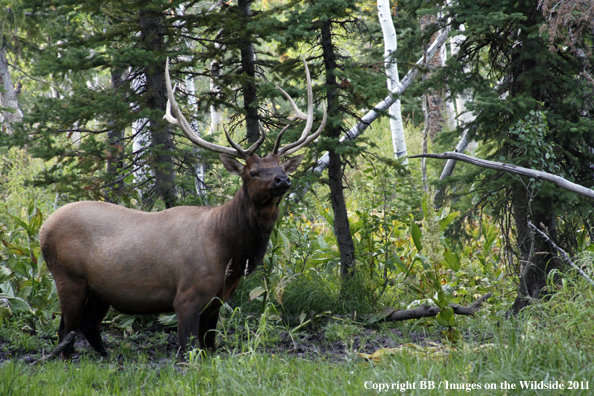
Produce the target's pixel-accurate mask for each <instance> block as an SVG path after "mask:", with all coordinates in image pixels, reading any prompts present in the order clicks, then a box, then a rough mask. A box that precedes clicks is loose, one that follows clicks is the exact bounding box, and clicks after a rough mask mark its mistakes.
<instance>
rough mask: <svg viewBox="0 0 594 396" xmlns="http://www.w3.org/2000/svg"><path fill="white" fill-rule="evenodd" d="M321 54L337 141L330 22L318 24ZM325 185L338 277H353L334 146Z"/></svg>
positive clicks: (350, 239)
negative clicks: (334, 236)
mask: <svg viewBox="0 0 594 396" xmlns="http://www.w3.org/2000/svg"><path fill="white" fill-rule="evenodd" d="M321 35H322V42H321V44H322V51H323V57H324V68H325V70H326V87H327V90H328V119H329V122H328V124H327V126H326V130H325V131H326V136H328V137H330V138H333V139H336V141H338V138H339V137H340V132H341V127H340V125H336V124H335V122H336V120H338V119H340V118H341V114H340V108H339V102H338V95H337V87H338V83H337V80H336V76H335V74H334V73H335V70H336V53H335V51H334V45H333V43H332V27H331V22H330V21H324V22H322V25H321ZM328 154H329V156H330V158H329V164H328V179H329V181H328V184H329V187H330V196H331V201H332V210H333V211H334V234H335V235H336V241H337V242H338V250H339V252H340V274H341V276H342V278H343V279H348V278H350V277H351V276H352V273H353V271H354V267H355V243H354V242H353V237H352V235H351V229H350V224H349V218H348V216H347V209H346V202H345V199H344V191H343V185H342V161H341V158H340V154H338V153H337V152H336V150H334V145H331V146H330V147H329V149H328Z"/></svg>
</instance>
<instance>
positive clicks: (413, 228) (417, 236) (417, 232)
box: [410, 220, 423, 252]
mask: <svg viewBox="0 0 594 396" xmlns="http://www.w3.org/2000/svg"><path fill="white" fill-rule="evenodd" d="M410 234H411V235H412V239H413V242H414V243H415V246H416V248H417V251H419V252H420V251H422V250H423V245H422V244H421V237H422V236H423V234H422V233H421V229H420V228H419V226H418V225H417V223H415V221H414V220H412V221H411V223H410Z"/></svg>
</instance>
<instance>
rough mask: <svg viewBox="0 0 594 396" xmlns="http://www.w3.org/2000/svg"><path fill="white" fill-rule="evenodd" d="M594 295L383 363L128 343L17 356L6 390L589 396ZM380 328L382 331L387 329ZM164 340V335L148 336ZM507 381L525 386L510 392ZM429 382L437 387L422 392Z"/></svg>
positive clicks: (345, 334) (343, 333) (568, 298)
mask: <svg viewBox="0 0 594 396" xmlns="http://www.w3.org/2000/svg"><path fill="white" fill-rule="evenodd" d="M568 293H569V294H568ZM593 294H594V293H593V292H592V291H591V290H588V289H587V288H585V287H584V285H582V284H580V285H576V284H572V287H571V288H567V289H566V290H565V291H563V290H562V291H560V292H559V293H557V294H556V295H555V296H554V297H553V298H552V299H550V300H549V301H547V302H545V303H542V304H540V305H539V306H537V307H535V308H534V310H532V311H531V312H528V313H527V314H526V315H525V316H524V317H521V318H518V319H509V320H507V319H500V320H497V319H496V315H489V316H488V317H476V318H467V319H464V320H462V321H461V328H460V329H461V330H462V331H463V332H464V333H465V334H466V335H467V337H466V341H464V342H462V343H461V344H460V345H458V346H457V347H456V348H443V349H440V350H438V351H437V353H432V348H431V347H426V348H425V347H423V346H422V345H419V347H418V348H406V349H404V350H402V351H401V352H399V353H396V354H394V355H391V356H386V357H384V358H383V359H381V360H380V361H379V362H377V363H372V362H369V361H367V360H365V359H363V358H361V357H359V356H357V354H356V353H355V352H349V353H348V354H347V355H346V357H343V358H337V357H336V356H332V355H323V354H319V355H318V356H317V357H311V358H300V357H297V356H294V355H292V354H273V353H270V352H262V351H261V350H260V349H254V348H250V347H246V348H244V350H245V351H247V352H243V353H241V352H229V351H225V350H222V351H221V352H219V353H217V354H215V355H214V356H209V357H206V358H203V359H201V358H197V359H190V360H189V362H185V363H181V362H179V361H178V360H176V359H175V358H174V357H173V356H167V355H166V354H164V353H161V355H157V357H156V358H155V357H154V356H152V357H149V356H148V354H147V353H146V352H145V351H141V352H140V353H130V352H129V351H126V350H125V342H122V343H120V344H117V345H116V346H115V347H114V350H113V351H112V352H111V355H110V357H109V358H106V359H101V358H100V357H98V355H96V354H93V353H91V352H88V353H87V352H84V351H83V352H82V353H81V356H80V358H79V360H78V361H74V362H63V361H60V360H54V361H51V362H48V363H45V364H41V365H37V366H31V365H28V364H26V363H24V362H22V361H19V360H15V359H13V360H10V361H5V362H4V363H3V364H2V365H1V367H0V395H19V396H21V395H41V394H43V395H59V394H65V395H120V394H121V395H365V394H369V395H375V394H378V392H377V391H376V390H374V389H366V386H367V387H373V386H376V387H377V386H379V384H386V383H387V384H390V385H389V386H394V387H397V386H398V384H405V383H406V381H408V382H409V385H411V384H414V385H415V389H409V390H407V391H406V392H400V391H399V390H398V389H390V390H389V391H388V392H381V394H406V395H442V394H474V395H589V394H591V393H592V389H593V387H594V337H593V335H594V330H593V329H594V328H593V327H592V326H591V324H592V323H591V322H592V321H594V315H592V313H593V311H594V308H592V307H593V306H594V305H593V304H592V301H593V298H592V297H593ZM578 296H579V298H577V297H578ZM575 309H578V310H580V312H581V314H582V315H580V317H581V321H576V320H567V319H568V317H567V316H566V315H565V314H572V313H573V314H575ZM400 328H401V329H402V331H404V333H405V335H406V334H407V332H408V331H409V330H411V329H415V328H416V329H417V330H418V326H417V325H416V324H415V323H412V322H411V323H407V324H402V325H400ZM279 330H280V329H279ZM325 330H326V332H327V333H328V334H327V336H328V337H330V338H332V339H345V340H346V339H350V338H352V337H353V336H354V335H356V334H357V331H362V330H363V328H359V329H357V326H356V325H355V324H353V323H352V322H345V324H344V325H342V324H341V322H334V323H333V324H331V325H326V328H325ZM374 331H378V332H381V331H382V326H379V327H376V328H374ZM15 339H16V337H15ZM159 341H162V339H160V338H159V336H155V337H153V338H151V339H147V342H159ZM402 341H403V342H405V341H407V340H406V337H405V339H404V340H402ZM246 342H247V343H249V342H250V341H246ZM254 350H255V352H254ZM423 381H425V382H423ZM430 381H432V382H430ZM445 381H448V383H449V384H450V385H449V386H450V387H451V386H452V385H451V384H456V385H457V386H472V384H474V387H475V388H476V387H478V386H480V389H474V390H471V391H466V390H450V391H448V392H446V391H445V390H444V387H445ZM504 381H506V382H507V383H508V384H510V386H513V385H515V386H516V389H502V383H503V382H504ZM521 381H536V383H537V384H538V383H540V381H544V383H546V384H549V383H552V384H554V383H555V382H556V381H558V383H559V384H563V385H564V386H565V387H566V388H567V386H569V384H570V383H571V382H572V381H577V384H578V385H579V387H580V388H581V387H585V386H586V384H587V386H588V387H589V389H576V390H567V389H563V390H538V389H524V390H523V389H521V388H520V387H521ZM391 384H395V385H391ZM423 384H425V385H426V386H427V387H430V386H431V384H433V385H435V387H436V388H435V389H422V388H421V387H422V385H423ZM486 386H494V388H495V389H485V387H486ZM439 387H441V389H439Z"/></svg>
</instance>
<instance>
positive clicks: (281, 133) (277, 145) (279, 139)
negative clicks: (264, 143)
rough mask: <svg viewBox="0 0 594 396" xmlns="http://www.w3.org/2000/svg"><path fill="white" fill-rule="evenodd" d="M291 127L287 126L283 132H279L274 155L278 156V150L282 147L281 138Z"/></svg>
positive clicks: (273, 150) (273, 151)
mask: <svg viewBox="0 0 594 396" xmlns="http://www.w3.org/2000/svg"><path fill="white" fill-rule="evenodd" d="M290 126H291V125H287V126H285V127H284V128H283V130H282V131H280V132H279V134H278V136H277V137H276V141H275V142H274V148H273V149H272V154H278V148H279V147H280V142H281V138H282V137H283V134H284V133H285V131H286V130H287V129H289V127H290Z"/></svg>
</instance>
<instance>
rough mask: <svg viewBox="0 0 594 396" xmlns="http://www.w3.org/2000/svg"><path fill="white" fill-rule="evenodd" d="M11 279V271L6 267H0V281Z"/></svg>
mask: <svg viewBox="0 0 594 396" xmlns="http://www.w3.org/2000/svg"><path fill="white" fill-rule="evenodd" d="M10 279H12V271H11V270H10V268H7V267H0V283H2V282H6V281H7V280H10Z"/></svg>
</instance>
